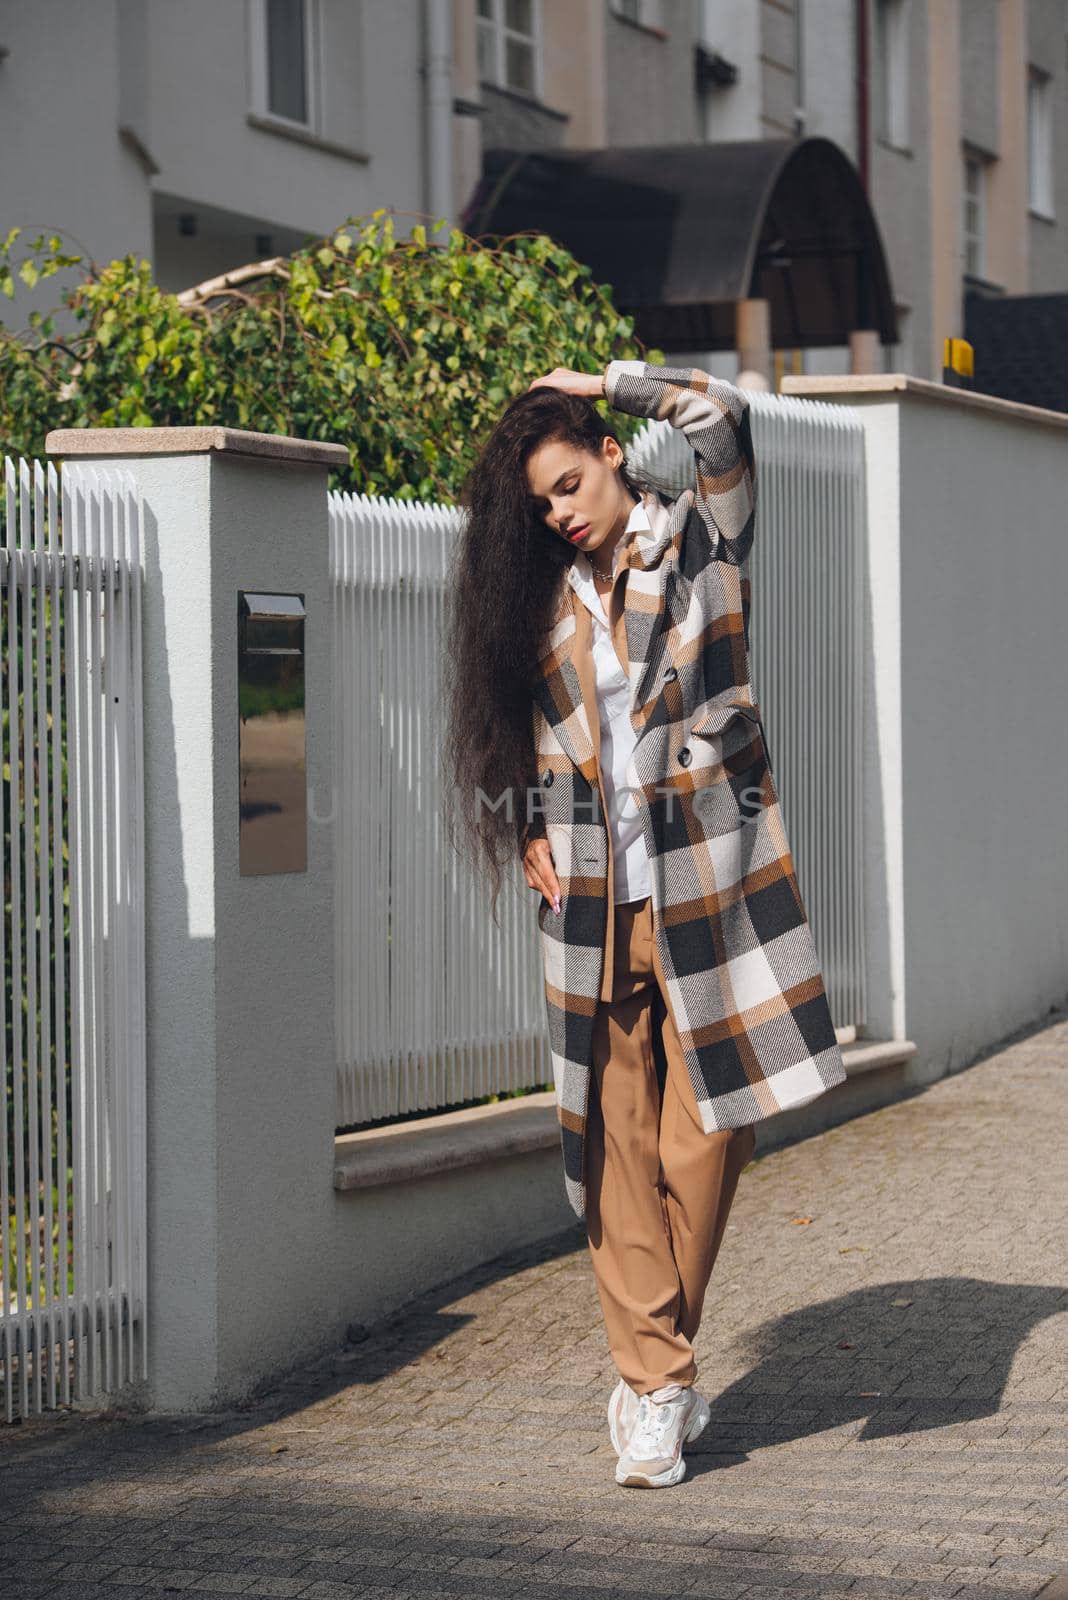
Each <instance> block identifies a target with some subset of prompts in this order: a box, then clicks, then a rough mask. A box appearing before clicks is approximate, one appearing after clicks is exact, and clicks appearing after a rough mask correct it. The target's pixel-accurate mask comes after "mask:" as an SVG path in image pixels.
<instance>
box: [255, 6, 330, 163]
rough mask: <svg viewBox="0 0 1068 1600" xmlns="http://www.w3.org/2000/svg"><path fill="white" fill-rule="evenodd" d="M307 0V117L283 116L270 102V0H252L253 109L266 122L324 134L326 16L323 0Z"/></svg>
mask: <svg viewBox="0 0 1068 1600" xmlns="http://www.w3.org/2000/svg"><path fill="white" fill-rule="evenodd" d="M303 3H304V67H305V82H304V97H305V101H306V105H307V121H305V122H299V121H298V120H297V119H296V118H295V117H287V116H283V114H282V113H281V112H280V111H273V110H272V109H271V106H270V104H269V100H268V96H269V94H270V63H269V60H268V55H267V46H268V28H267V0H248V40H249V67H250V75H249V76H250V89H251V100H252V111H253V113H254V114H255V115H256V116H257V117H259V118H260V119H261V120H262V121H264V122H270V123H273V124H274V125H275V126H276V127H278V128H290V129H295V130H296V131H297V132H299V133H309V134H316V135H321V134H322V110H323V95H322V70H321V53H320V52H321V41H322V17H321V12H320V0H303Z"/></svg>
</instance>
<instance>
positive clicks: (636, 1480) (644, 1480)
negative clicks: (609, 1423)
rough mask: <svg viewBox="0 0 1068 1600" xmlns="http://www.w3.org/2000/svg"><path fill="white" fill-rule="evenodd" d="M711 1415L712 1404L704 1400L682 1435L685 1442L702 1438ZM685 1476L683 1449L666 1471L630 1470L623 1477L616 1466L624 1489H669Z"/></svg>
mask: <svg viewBox="0 0 1068 1600" xmlns="http://www.w3.org/2000/svg"><path fill="white" fill-rule="evenodd" d="M711 1416H712V1408H711V1406H710V1405H709V1404H708V1402H707V1401H705V1400H702V1401H701V1403H700V1405H699V1406H698V1408H697V1410H696V1412H695V1413H694V1415H693V1418H692V1420H691V1422H690V1425H689V1427H688V1428H687V1429H686V1432H685V1433H684V1434H683V1436H682V1442H683V1444H692V1443H693V1441H694V1440H695V1439H698V1438H700V1436H701V1434H702V1433H704V1431H705V1429H706V1428H707V1427H708V1424H709V1421H710V1419H711ZM685 1476H686V1461H685V1459H684V1457H683V1455H682V1452H681V1451H680V1452H679V1459H678V1460H677V1461H676V1462H675V1464H674V1465H673V1466H670V1467H668V1469H667V1471H666V1472H657V1473H653V1474H648V1473H641V1472H628V1473H627V1474H626V1475H625V1476H624V1477H622V1478H621V1477H620V1476H619V1468H618V1466H617V1468H616V1482H617V1483H618V1484H619V1485H620V1486H621V1487H622V1488H624V1489H668V1488H670V1487H671V1485H672V1484H675V1483H681V1482H682V1480H683V1478H685Z"/></svg>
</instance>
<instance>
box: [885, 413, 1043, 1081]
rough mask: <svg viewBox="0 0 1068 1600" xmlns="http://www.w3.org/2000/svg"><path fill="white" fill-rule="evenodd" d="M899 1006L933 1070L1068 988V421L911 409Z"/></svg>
mask: <svg viewBox="0 0 1068 1600" xmlns="http://www.w3.org/2000/svg"><path fill="white" fill-rule="evenodd" d="M900 426H901V441H900V450H901V455H900V470H901V477H900V482H901V522H900V532H899V538H900V569H901V602H900V604H901V729H902V772H903V778H904V782H903V788H902V834H903V840H904V851H903V866H904V876H903V882H902V890H903V908H904V927H905V995H906V1017H907V1026H908V1030H909V1035H910V1037H912V1038H914V1039H916V1040H917V1041H922V1051H921V1054H922V1055H923V1057H924V1058H925V1060H926V1063H927V1065H928V1067H929V1068H931V1069H934V1068H936V1067H941V1066H944V1067H951V1066H954V1065H959V1064H960V1063H961V1062H963V1061H966V1060H968V1059H969V1057H971V1056H972V1055H973V1054H974V1053H975V1052H976V1051H978V1050H980V1049H982V1047H983V1046H984V1045H986V1044H989V1043H990V1042H992V1041H993V1040H995V1039H997V1038H1000V1037H1001V1036H1003V1035H1004V1034H1005V1033H1007V1032H1008V1031H1009V1030H1010V1029H1011V1028H1013V1027H1015V1026H1016V1025H1017V1024H1019V1023H1022V1022H1026V1021H1028V1020H1030V1019H1031V1018H1037V1017H1039V1016H1040V1015H1042V1014H1043V1012H1045V1011H1046V1010H1047V1009H1048V1007H1049V1006H1050V1005H1051V1004H1053V1003H1054V1002H1055V1001H1058V1000H1063V998H1064V996H1065V993H1066V991H1068V848H1065V846H1064V843H1063V841H1062V839H1061V835H1060V827H1061V805H1060V802H1061V797H1062V796H1063V795H1064V793H1065V792H1066V790H1068V739H1066V737H1065V731H1064V730H1065V717H1064V691H1065V685H1066V684H1068V630H1066V629H1065V627H1064V621H1063V617H1062V615H1061V613H1062V610H1063V601H1064V597H1065V595H1066V594H1068V538H1066V537H1065V521H1064V508H1065V505H1066V504H1068V426H1065V425H1064V422H1063V420H1062V422H1061V423H1060V424H1059V425H1058V424H1055V423H1053V422H1052V421H1050V422H1043V421H1039V420H1035V419H1034V418H1031V417H1027V416H1025V415H1016V416H1014V415H1012V414H1011V413H1009V412H1001V413H999V412H997V411H987V410H980V409H975V410H970V409H967V408H966V407H964V406H955V405H952V404H946V403H939V402H937V401H932V400H929V399H925V398H919V397H917V398H913V397H911V396H909V397H907V398H906V401H905V404H904V405H903V406H902V408H901V424H900Z"/></svg>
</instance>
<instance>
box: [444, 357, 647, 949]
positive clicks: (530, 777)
mask: <svg viewBox="0 0 1068 1600" xmlns="http://www.w3.org/2000/svg"><path fill="white" fill-rule="evenodd" d="M606 436H609V437H611V438H613V439H615V440H616V442H617V443H619V439H618V437H617V435H616V432H615V429H614V428H612V427H611V426H610V424H609V423H607V422H606V421H605V419H604V418H603V417H602V416H601V414H600V412H599V411H598V410H597V407H596V405H595V404H594V402H593V401H591V400H587V399H585V398H584V397H581V396H577V395H571V394H566V393H564V391H563V390H561V389H555V388H552V387H550V386H547V385H542V386H540V387H538V388H536V389H528V390H527V391H526V392H525V393H523V394H520V395H518V396H517V397H516V398H515V399H514V400H512V401H511V403H510V404H509V405H508V406H507V408H506V409H505V411H504V412H503V413H502V415H501V416H500V418H499V419H498V421H497V422H496V424H495V425H494V427H493V429H492V431H491V433H490V434H489V437H488V438H487V439H486V441H485V443H484V445H483V446H482V448H481V450H480V452H479V454H478V457H477V459H476V460H475V462H474V465H473V466H472V467H471V469H470V471H469V472H468V474H467V476H466V478H465V480H464V482H463V484H462V485H461V487H460V491H459V503H460V506H461V508H462V511H463V513H464V515H463V518H462V531H461V533H460V536H459V538H458V539H457V541H456V545H455V547H454V551H453V554H452V558H451V561H450V568H449V573H448V579H447V592H446V615H445V630H444V652H443V664H442V688H443V692H444V720H445V729H446V732H445V741H444V748H443V762H444V773H445V777H446V780H447V781H446V783H445V785H444V788H445V813H446V819H445V820H446V828H447V833H448V838H449V842H450V844H451V845H452V847H453V848H454V849H455V850H456V851H457V852H458V853H460V854H466V855H468V856H469V858H470V859H471V861H472V862H473V864H474V866H475V868H476V870H480V871H481V870H487V869H488V872H489V874H490V877H491V879H492V885H493V889H492V909H493V915H494V919H495V920H496V915H497V900H498V896H499V894H500V889H501V882H502V878H503V874H504V869H505V867H506V865H507V864H508V863H512V864H514V863H515V862H516V861H517V860H518V858H519V846H520V843H521V836H522V829H523V825H524V823H525V822H526V820H527V817H526V796H527V788H528V785H534V784H535V783H536V781H537V767H536V756H535V751H534V747H533V734H532V724H531V710H532V700H531V681H532V675H533V670H534V668H535V666H536V664H537V660H538V656H539V653H540V650H541V648H542V645H543V641H544V639H545V637H546V634H547V632H548V629H549V627H550V625H551V623H552V621H553V619H554V617H555V615H556V609H557V606H558V604H559V598H560V588H561V586H562V583H563V582H564V578H565V573H566V570H567V568H568V567H569V566H570V565H571V563H572V561H573V560H574V557H575V552H574V551H573V550H570V549H569V548H568V546H567V545H566V544H565V543H564V541H563V540H562V539H560V538H559V537H558V536H557V535H555V534H554V533H553V532H552V531H551V529H549V528H548V527H546V525H545V523H544V522H543V521H542V519H541V518H540V517H539V516H538V514H537V513H536V511H535V509H534V503H533V501H532V500H531V496H530V490H529V486H528V483H527V478H526V464H527V460H528V457H529V456H530V455H531V453H532V451H534V450H535V449H536V448H537V447H538V446H539V445H542V444H545V443H547V442H548V441H549V440H554V439H555V440H560V441H562V442H563V443H566V444H571V445H574V446H576V447H577V448H579V449H582V450H588V451H590V452H591V453H593V454H597V453H599V452H600V450H601V441H602V439H604V438H605V437H606ZM617 471H618V473H619V475H620V477H621V479H622V481H623V483H624V484H625V486H626V488H627V489H628V490H630V492H631V494H632V495H633V496H634V497H635V498H637V497H638V495H639V493H640V491H641V490H643V489H646V490H651V491H652V492H653V493H654V494H657V495H659V496H660V497H661V499H663V497H664V494H665V489H664V487H663V486H662V485H661V484H660V483H658V482H657V480H656V479H655V478H653V477H651V476H650V475H648V474H646V473H643V472H638V471H637V470H636V469H635V468H634V467H633V466H632V465H630V464H628V463H627V462H626V460H625V459H624V461H623V462H622V463H621V464H620V466H619V467H618V468H617ZM509 799H510V801H511V804H509V803H508V801H509ZM479 801H481V803H478V802H479ZM498 802H499V803H498Z"/></svg>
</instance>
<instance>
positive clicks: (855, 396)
mask: <svg viewBox="0 0 1068 1600" xmlns="http://www.w3.org/2000/svg"><path fill="white" fill-rule="evenodd" d="M780 393H781V394H784V395H789V396H792V397H795V398H797V399H809V400H828V399H838V400H841V401H842V402H843V403H848V402H850V401H856V400H863V399H865V398H867V397H869V396H871V397H878V396H879V395H886V394H905V395H915V397H916V398H917V399H919V400H935V401H939V402H941V403H942V404H944V405H953V406H963V407H965V408H966V409H970V410H973V411H993V412H995V413H996V414H997V415H998V416H1001V417H1007V418H1010V419H1011V418H1014V417H1015V418H1018V419H1019V420H1020V421H1021V422H1042V423H1045V424H1047V425H1048V426H1049V427H1053V428H1068V412H1064V411H1051V410H1049V409H1048V407H1046V406H1029V405H1025V404H1024V402H1023V401H1022V400H1003V399H1002V398H1001V396H1000V395H996V394H985V393H984V392H983V391H982V390H981V389H957V388H954V386H953V385H952V384H950V383H935V382H934V381H933V380H932V379H930V378H914V377H913V376H912V374H911V373H909V372H845V373H831V372H811V373H804V372H789V373H785V374H784V375H783V378H782V382H781V384H780Z"/></svg>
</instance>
